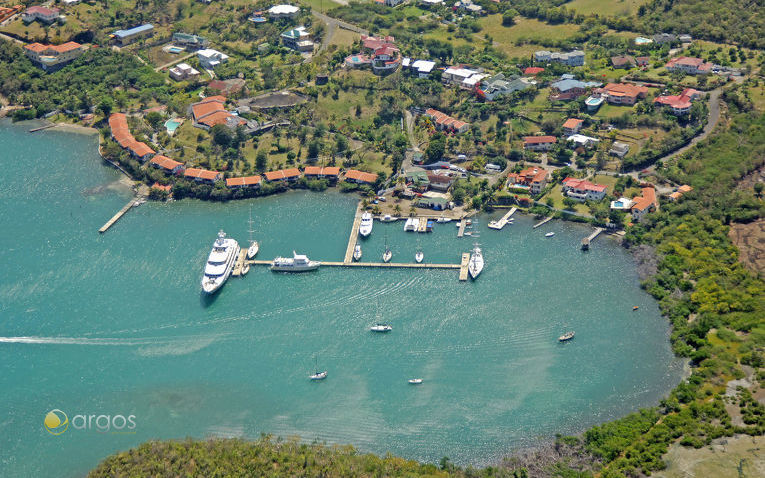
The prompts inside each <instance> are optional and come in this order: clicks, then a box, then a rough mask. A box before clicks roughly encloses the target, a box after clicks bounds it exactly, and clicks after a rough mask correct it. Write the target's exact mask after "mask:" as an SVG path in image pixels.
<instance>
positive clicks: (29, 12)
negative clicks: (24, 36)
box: [21, 5, 61, 25]
mask: <svg viewBox="0 0 765 478" xmlns="http://www.w3.org/2000/svg"><path fill="white" fill-rule="evenodd" d="M60 16H61V10H59V9H58V8H46V7H41V6H37V5H35V6H33V7H29V8H27V9H26V10H24V13H22V14H21V21H23V22H24V23H32V22H34V21H39V22H40V23H44V24H46V25H50V24H51V23H53V22H55V21H56V20H58V18H59V17H60Z"/></svg>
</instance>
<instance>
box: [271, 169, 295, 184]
mask: <svg viewBox="0 0 765 478" xmlns="http://www.w3.org/2000/svg"><path fill="white" fill-rule="evenodd" d="M298 179H300V170H299V169H297V168H290V169H279V170H278V171H269V172H267V173H266V181H268V182H274V181H287V182H290V183H292V182H295V181H297V180H298Z"/></svg>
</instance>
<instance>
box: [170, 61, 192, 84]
mask: <svg viewBox="0 0 765 478" xmlns="http://www.w3.org/2000/svg"><path fill="white" fill-rule="evenodd" d="M168 73H170V78H172V79H174V80H175V81H183V80H194V79H196V78H197V77H199V71H198V70H196V69H194V68H192V67H191V65H189V64H188V63H179V64H177V65H175V66H174V67H173V68H170V70H168Z"/></svg>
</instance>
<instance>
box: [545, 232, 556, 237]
mask: <svg viewBox="0 0 765 478" xmlns="http://www.w3.org/2000/svg"><path fill="white" fill-rule="evenodd" d="M554 235H555V233H554V232H548V233H547V234H545V237H553V236H554Z"/></svg>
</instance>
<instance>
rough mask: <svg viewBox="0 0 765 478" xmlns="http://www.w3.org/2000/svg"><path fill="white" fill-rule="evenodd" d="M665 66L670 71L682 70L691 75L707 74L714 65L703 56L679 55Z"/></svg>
mask: <svg viewBox="0 0 765 478" xmlns="http://www.w3.org/2000/svg"><path fill="white" fill-rule="evenodd" d="M664 66H665V68H667V70H669V71H680V72H683V73H686V74H689V75H706V74H708V73H711V72H712V67H713V66H714V65H713V64H712V63H707V62H705V61H704V60H702V59H701V58H694V57H687V56H679V57H676V58H671V59H670V60H669V61H668V62H667V64H666V65H664Z"/></svg>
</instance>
